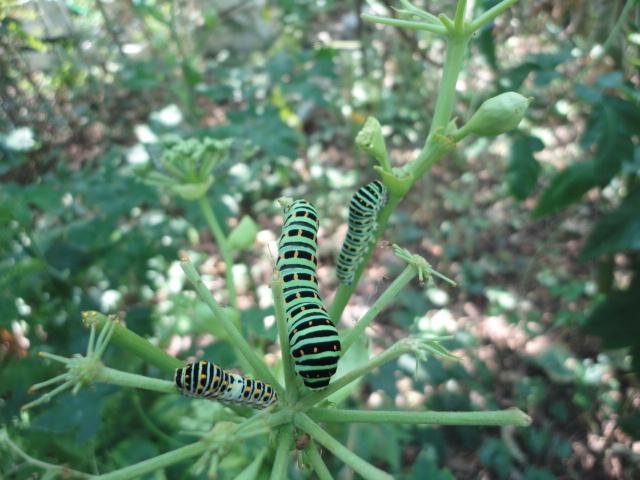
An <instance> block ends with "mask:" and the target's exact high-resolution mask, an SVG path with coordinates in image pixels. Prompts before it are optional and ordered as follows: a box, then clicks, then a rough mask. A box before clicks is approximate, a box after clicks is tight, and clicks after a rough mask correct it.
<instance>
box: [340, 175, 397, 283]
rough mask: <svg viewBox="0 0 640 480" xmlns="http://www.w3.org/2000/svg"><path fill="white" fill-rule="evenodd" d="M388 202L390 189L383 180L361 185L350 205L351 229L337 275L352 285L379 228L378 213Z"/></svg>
mask: <svg viewBox="0 0 640 480" xmlns="http://www.w3.org/2000/svg"><path fill="white" fill-rule="evenodd" d="M386 204H387V189H386V187H385V186H384V185H383V184H382V182H380V181H379V180H375V181H373V182H371V183H368V184H366V185H365V186H363V187H360V188H359V189H358V191H357V192H356V193H355V194H354V195H353V197H352V198H351V203H350V204H349V217H348V222H349V229H348V230H347V237H346V238H345V240H344V244H343V245H342V249H341V250H340V255H338V262H337V266H336V274H337V276H338V280H340V283H343V284H345V285H351V283H352V282H353V277H354V275H355V271H356V269H357V268H358V265H359V263H360V261H361V260H362V256H363V255H364V253H365V251H366V249H367V245H368V244H369V242H371V240H373V234H374V233H375V231H376V228H377V223H376V218H377V217H378V212H379V211H380V210H381V209H382V208H383V207H384V206H385V205H386Z"/></svg>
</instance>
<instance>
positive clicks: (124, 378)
mask: <svg viewBox="0 0 640 480" xmlns="http://www.w3.org/2000/svg"><path fill="white" fill-rule="evenodd" d="M94 381H96V382H102V383H110V384H112V385H120V386H121V387H129V388H141V389H143V390H152V391H154V392H162V393H178V390H177V389H176V386H175V385H174V384H173V382H170V381H168V380H160V379H159V378H151V377H145V376H144V375H138V374H135V373H128V372H123V371H121V370H115V369H113V368H109V367H102V368H101V369H100V370H99V371H98V373H97V374H96V376H95V378H94Z"/></svg>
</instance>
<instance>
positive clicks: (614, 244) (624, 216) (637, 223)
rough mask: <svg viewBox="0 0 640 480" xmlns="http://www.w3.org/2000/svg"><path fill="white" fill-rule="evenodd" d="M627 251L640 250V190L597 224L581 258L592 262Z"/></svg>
mask: <svg viewBox="0 0 640 480" xmlns="http://www.w3.org/2000/svg"><path fill="white" fill-rule="evenodd" d="M626 249H632V250H640V190H638V191H636V192H634V193H632V194H631V195H629V196H628V197H627V198H625V199H624V201H623V202H622V204H621V205H620V206H619V207H618V208H616V209H615V210H613V211H612V212H609V213H608V214H607V215H606V216H605V217H604V218H602V219H601V220H600V221H598V222H597V223H596V224H595V226H594V227H593V230H592V231H591V235H589V238H588V239H587V243H586V245H585V246H584V248H583V250H582V253H581V255H580V257H581V258H582V260H590V259H593V258H596V257H599V256H600V255H605V254H607V253H615V252H619V251H621V250H626Z"/></svg>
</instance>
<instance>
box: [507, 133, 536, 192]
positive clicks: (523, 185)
mask: <svg viewBox="0 0 640 480" xmlns="http://www.w3.org/2000/svg"><path fill="white" fill-rule="evenodd" d="M543 148H544V143H542V140H540V139H539V138H538V137H534V136H532V135H516V136H515V138H514V139H513V142H512V143H511V150H510V151H509V164H508V166H507V184H508V185H509V192H510V193H511V195H513V196H514V197H515V198H517V199H518V200H524V199H525V198H527V197H528V196H529V195H531V192H532V191H533V189H534V188H535V186H536V182H537V181H538V176H539V175H540V171H541V170H542V168H541V167H540V164H539V163H538V161H537V160H536V159H535V157H534V155H533V154H534V153H535V152H537V151H540V150H542V149H543Z"/></svg>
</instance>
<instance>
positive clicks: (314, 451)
mask: <svg viewBox="0 0 640 480" xmlns="http://www.w3.org/2000/svg"><path fill="white" fill-rule="evenodd" d="M304 452H305V453H306V454H307V459H308V460H309V463H311V467H312V468H313V470H314V471H315V472H316V475H317V476H318V478H319V479H320V480H333V476H331V472H330V471H329V469H328V468H327V465H326V464H325V463H324V460H322V455H320V452H319V451H318V446H317V445H316V442H314V441H313V440H310V441H309V443H308V444H307V446H306V447H304Z"/></svg>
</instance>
